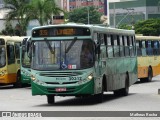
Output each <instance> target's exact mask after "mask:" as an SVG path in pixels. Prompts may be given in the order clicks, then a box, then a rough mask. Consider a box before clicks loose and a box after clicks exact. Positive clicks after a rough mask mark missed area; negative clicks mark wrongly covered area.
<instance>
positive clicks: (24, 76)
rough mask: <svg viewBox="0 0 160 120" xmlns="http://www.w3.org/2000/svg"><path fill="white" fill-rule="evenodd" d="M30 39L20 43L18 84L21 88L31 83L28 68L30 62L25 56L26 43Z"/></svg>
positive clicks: (26, 55)
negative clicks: (19, 77)
mask: <svg viewBox="0 0 160 120" xmlns="http://www.w3.org/2000/svg"><path fill="white" fill-rule="evenodd" d="M29 39H30V37H26V38H24V39H23V41H22V45H21V47H20V62H21V67H20V69H21V82H20V83H19V86H20V87H22V86H23V85H24V84H30V83H31V77H30V74H31V73H30V72H31V70H30V67H31V62H30V58H29V56H28V54H27V49H26V45H27V41H28V40H29Z"/></svg>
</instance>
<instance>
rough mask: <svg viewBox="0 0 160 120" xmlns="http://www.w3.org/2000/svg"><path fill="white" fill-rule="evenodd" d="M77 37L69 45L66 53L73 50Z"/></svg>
mask: <svg viewBox="0 0 160 120" xmlns="http://www.w3.org/2000/svg"><path fill="white" fill-rule="evenodd" d="M76 40H77V37H74V39H73V41H72V42H71V43H70V44H69V46H68V48H67V49H65V53H68V52H69V50H70V49H71V48H72V46H73V45H74V43H75V42H76Z"/></svg>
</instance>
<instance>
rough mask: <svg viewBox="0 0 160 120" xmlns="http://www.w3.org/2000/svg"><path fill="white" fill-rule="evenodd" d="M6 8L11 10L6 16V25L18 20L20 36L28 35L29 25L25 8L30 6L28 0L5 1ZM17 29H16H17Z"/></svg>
mask: <svg viewBox="0 0 160 120" xmlns="http://www.w3.org/2000/svg"><path fill="white" fill-rule="evenodd" d="M4 2H5V7H6V8H9V9H11V11H10V12H9V13H8V14H7V15H6V24H8V23H9V22H10V21H11V20H15V19H16V20H17V21H18V25H19V31H20V35H25V34H26V27H27V25H28V22H29V21H27V19H25V18H24V13H25V9H24V8H25V7H26V4H28V1H27V0H4ZM15 29H16V28H15Z"/></svg>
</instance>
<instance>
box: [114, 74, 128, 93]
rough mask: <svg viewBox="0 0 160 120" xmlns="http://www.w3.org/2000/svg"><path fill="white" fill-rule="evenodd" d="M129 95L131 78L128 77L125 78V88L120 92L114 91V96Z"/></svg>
mask: <svg viewBox="0 0 160 120" xmlns="http://www.w3.org/2000/svg"><path fill="white" fill-rule="evenodd" d="M128 93H129V76H128V75H126V78H125V88H122V89H119V90H115V91H114V95H115V96H127V95H128Z"/></svg>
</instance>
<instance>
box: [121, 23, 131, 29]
mask: <svg viewBox="0 0 160 120" xmlns="http://www.w3.org/2000/svg"><path fill="white" fill-rule="evenodd" d="M118 28H119V29H127V30H132V29H133V26H131V25H128V24H121V25H119V26H118Z"/></svg>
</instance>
